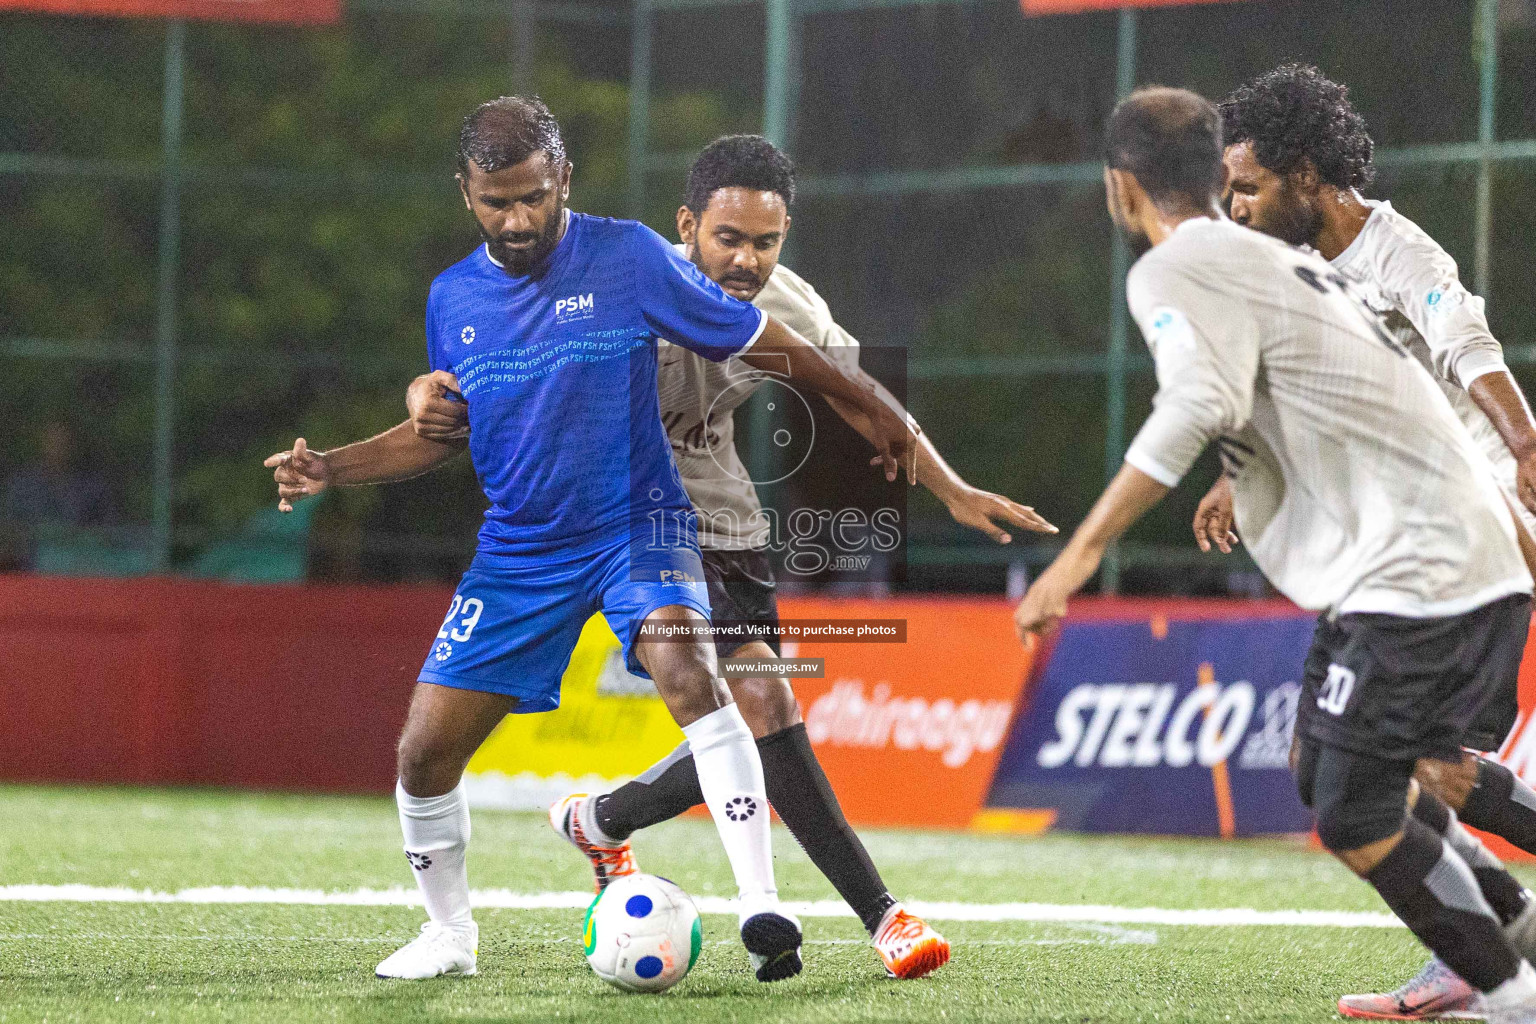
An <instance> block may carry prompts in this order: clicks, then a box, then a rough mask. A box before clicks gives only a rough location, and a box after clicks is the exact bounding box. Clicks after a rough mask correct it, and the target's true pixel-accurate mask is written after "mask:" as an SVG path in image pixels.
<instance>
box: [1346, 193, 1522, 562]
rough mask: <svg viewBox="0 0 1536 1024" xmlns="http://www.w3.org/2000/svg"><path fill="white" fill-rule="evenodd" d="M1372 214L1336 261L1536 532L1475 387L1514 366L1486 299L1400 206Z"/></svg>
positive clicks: (1509, 458)
mask: <svg viewBox="0 0 1536 1024" xmlns="http://www.w3.org/2000/svg"><path fill="white" fill-rule="evenodd" d="M1365 204H1366V205H1367V206H1369V207H1371V215H1370V217H1369V218H1367V220H1366V222H1365V227H1363V228H1362V229H1361V230H1360V234H1359V235H1358V236H1356V238H1355V240H1354V241H1353V242H1351V243H1350V245H1349V248H1347V249H1345V250H1344V251H1343V252H1342V253H1340V254H1339V255H1338V256H1337V257H1336V258H1335V259H1334V260H1333V266H1334V268H1335V269H1337V270H1338V271H1339V273H1341V274H1343V275H1344V276H1345V277H1347V278H1349V279H1350V280H1351V281H1352V282H1354V284H1355V290H1356V291H1357V292H1358V293H1359V294H1360V296H1361V297H1362V298H1364V299H1365V301H1366V302H1367V303H1369V304H1370V307H1371V308H1372V309H1374V310H1375V311H1376V312H1377V313H1379V314H1381V316H1382V317H1383V318H1384V319H1385V320H1386V324H1387V329H1388V330H1390V331H1391V332H1392V334H1393V336H1394V337H1396V338H1397V340H1398V342H1399V343H1400V344H1402V346H1403V347H1404V348H1406V349H1407V350H1408V351H1409V352H1411V353H1413V357H1414V358H1415V359H1417V360H1418V361H1419V362H1420V363H1422V364H1424V367H1425V369H1427V370H1429V372H1430V373H1431V374H1433V375H1434V378H1435V380H1436V381H1437V382H1438V383H1439V384H1440V389H1441V390H1442V391H1444V392H1445V397H1446V398H1447V399H1448V400H1449V401H1450V403H1451V408H1452V409H1454V410H1455V411H1456V415H1457V416H1458V417H1459V418H1460V419H1461V422H1462V423H1463V424H1465V425H1466V428H1467V430H1468V432H1470V433H1471V435H1472V439H1473V440H1474V441H1476V442H1477V446H1478V447H1479V448H1481V449H1482V451H1483V454H1484V455H1486V456H1488V461H1489V462H1490V463H1492V464H1493V472H1494V478H1495V479H1497V480H1498V482H1499V486H1500V487H1501V488H1503V489H1504V492H1505V494H1506V495H1507V496H1508V497H1509V502H1510V504H1511V505H1512V506H1513V507H1514V509H1515V511H1516V512H1518V513H1519V514H1520V517H1521V518H1522V519H1523V520H1524V521H1525V524H1526V528H1527V529H1528V530H1530V531H1531V532H1532V533H1536V515H1532V514H1531V512H1530V510H1529V509H1527V508H1526V507H1525V505H1524V504H1523V503H1522V502H1521V501H1520V498H1519V492H1518V490H1517V489H1516V486H1515V472H1516V469H1517V467H1516V465H1515V457H1514V455H1512V454H1511V453H1510V451H1509V446H1508V445H1506V444H1505V443H1504V439H1503V438H1502V437H1500V436H1499V432H1498V430H1497V429H1495V428H1494V425H1493V423H1492V422H1491V421H1490V420H1489V419H1488V417H1487V415H1486V414H1485V413H1484V412H1483V410H1481V409H1479V408H1478V407H1477V403H1476V402H1474V401H1473V400H1472V396H1471V395H1469V394H1467V388H1468V387H1470V386H1471V384H1472V382H1473V381H1474V380H1476V379H1477V378H1479V377H1481V376H1482V375H1483V374H1485V373H1493V372H1495V371H1499V370H1504V369H1506V367H1505V365H1504V350H1503V348H1501V347H1500V345H1499V343H1498V341H1497V339H1495V338H1494V336H1493V334H1492V332H1490V331H1489V330H1488V319H1487V317H1486V315H1485V314H1484V311H1483V300H1482V298H1480V297H1479V296H1477V295H1473V294H1472V293H1471V292H1469V291H1468V290H1467V289H1466V287H1465V286H1464V285H1463V284H1462V283H1461V278H1460V276H1459V275H1458V274H1457V271H1456V261H1455V260H1453V259H1451V257H1450V254H1449V253H1447V252H1446V251H1445V250H1444V249H1442V248H1440V246H1439V244H1438V243H1436V242H1435V240H1434V239H1433V238H1430V237H1429V235H1427V234H1425V233H1424V230H1423V229H1422V228H1420V227H1419V226H1418V225H1417V224H1415V223H1414V222H1413V221H1411V220H1409V219H1408V218H1407V217H1404V216H1403V215H1402V214H1400V213H1398V212H1397V211H1396V210H1394V209H1392V204H1391V203H1387V202H1377V201H1375V200H1370V199H1367V200H1365Z"/></svg>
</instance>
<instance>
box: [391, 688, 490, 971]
mask: <svg viewBox="0 0 1536 1024" xmlns="http://www.w3.org/2000/svg"><path fill="white" fill-rule="evenodd" d="M516 706H517V699H516V698H515V697H508V696H504V695H502V694H495V693H484V692H481V691H479V690H461V689H457V688H455V687H451V686H438V685H436V684H434V683H417V684H416V690H415V692H414V693H413V694H412V696H411V709H410V711H409V713H408V714H407V715H406V719H405V728H404V729H403V730H402V732H401V734H400V746H399V751H398V768H399V772H400V778H399V782H397V783H396V785H395V801H396V803H397V804H398V805H399V809H400V829H401V831H402V832H403V833H404V835H405V855H406V857H407V859H409V861H410V863H411V869H412V874H414V875H415V876H416V884H417V885H418V886H419V887H420V888H421V895H422V899H423V901H424V902H425V903H426V907H427V923H426V924H425V925H423V926H422V930H421V934H420V935H419V936H417V937H416V938H415V939H414V940H412V941H411V942H410V943H408V944H407V945H406V946H404V947H403V948H401V949H399V950H397V951H396V952H395V953H394V954H393V955H391V956H390V957H389V958H388V959H386V960H385V961H384V962H383V963H381V964H379V966H378V967H377V968H376V971H375V973H377V974H378V976H379V977H381V978H406V979H411V980H421V979H425V978H435V977H438V976H440V975H445V974H465V975H468V974H474V973H475V970H476V957H477V954H478V947H479V938H480V934H479V927H478V926H477V925H476V924H475V921H474V916H473V914H472V913H471V912H470V906H469V874H468V870H467V868H466V865H465V854H466V852H467V849H468V846H469V805H468V803H467V802H466V801H465V798H464V788H463V785H462V782H463V776H464V766H465V765H467V764H468V763H469V759H470V757H471V756H473V754H474V752H475V751H476V750H477V749H479V747H480V744H481V743H483V742H485V738H486V737H487V736H489V735H490V734H491V730H493V729H495V728H496V726H497V724H499V723H500V722H501V720H502V718H504V717H505V716H506V715H507V713H508V712H509V711H511V710H512V709H513V708H514V707H516Z"/></svg>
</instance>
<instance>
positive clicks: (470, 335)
mask: <svg viewBox="0 0 1536 1024" xmlns="http://www.w3.org/2000/svg"><path fill="white" fill-rule="evenodd" d="M459 340H460V341H462V342H463V343H464V344H466V345H468V344H469V343H470V342H472V341H474V340H475V329H474V328H473V327H468V326H466V327H465V328H464V329H463V330H462V331H460V332H459Z"/></svg>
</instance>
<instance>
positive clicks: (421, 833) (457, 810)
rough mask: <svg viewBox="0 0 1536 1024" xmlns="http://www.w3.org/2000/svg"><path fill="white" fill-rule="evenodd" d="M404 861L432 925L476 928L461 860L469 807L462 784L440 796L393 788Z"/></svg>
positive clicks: (466, 844)
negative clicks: (397, 807)
mask: <svg viewBox="0 0 1536 1024" xmlns="http://www.w3.org/2000/svg"><path fill="white" fill-rule="evenodd" d="M395 803H396V804H397V805H398V806H399V808H400V831H401V832H402V833H404V834H405V856H406V857H407V858H408V859H409V860H410V862H411V874H413V875H415V876H416V884H417V885H419V886H420V887H421V895H422V898H423V900H424V901H425V902H426V904H427V917H429V918H431V920H432V922H433V923H434V924H441V925H447V926H449V927H452V928H467V927H469V926H470V925H471V924H473V923H474V918H473V917H472V916H471V914H470V910H469V872H468V870H467V869H466V867H465V864H464V854H465V850H466V848H467V847H468V846H469V801H468V800H466V799H465V797H464V784H463V783H462V782H461V783H459V784H458V785H457V786H455V787H454V788H453V789H452V790H450V791H449V792H447V793H444V794H443V795H442V796H411V794H409V793H407V792H406V791H405V787H404V786H402V785H400V783H399V782H398V781H397V782H396V783H395Z"/></svg>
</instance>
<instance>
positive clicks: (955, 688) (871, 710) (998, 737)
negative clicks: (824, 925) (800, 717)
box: [779, 597, 1030, 828]
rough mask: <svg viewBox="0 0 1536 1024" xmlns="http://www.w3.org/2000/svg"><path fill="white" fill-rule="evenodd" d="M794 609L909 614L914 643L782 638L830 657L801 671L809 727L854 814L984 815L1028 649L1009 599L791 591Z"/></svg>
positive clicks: (785, 608)
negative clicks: (818, 669) (807, 674)
mask: <svg viewBox="0 0 1536 1024" xmlns="http://www.w3.org/2000/svg"><path fill="white" fill-rule="evenodd" d="M779 613H780V615H782V616H783V617H784V618H785V619H904V620H906V623H907V642H906V643H905V644H885V643H876V644H857V643H813V642H801V643H798V644H793V645H791V644H785V646H784V654H785V655H786V656H792V657H802V658H825V659H826V678H824V679H796V680H794V681H793V682H794V687H795V695H796V696H797V697H799V699H800V707H801V710H802V712H803V713H804V715H805V723H806V732H807V733H808V734H809V736H810V740H811V744H812V745H813V746H814V747H815V748H816V756H817V757H818V758H820V760H821V764H822V767H823V768H824V769H825V770H826V773H827V778H828V779H829V780H830V781H831V783H832V786H833V788H834V789H835V790H836V791H837V795H838V799H839V800H840V801H841V802H842V805H843V811H844V813H846V814H847V816H848V819H849V820H850V821H852V822H854V823H856V824H866V825H915V826H923V827H939V828H965V827H968V826H970V825H972V824H973V822H975V821H976V820H977V816H978V814H981V813H982V808H983V804H984V803H985V801H986V796H987V790H988V788H989V787H990V786H991V784H992V774H993V771H994V770H995V769H996V767H997V759H998V757H999V755H1000V754H1001V753H1002V748H1003V743H1004V741H1005V740H1006V739H1007V737H1008V728H1009V725H1010V724H1011V722H1012V719H1013V712H1014V708H1015V705H1016V704H1017V702H1018V698H1019V695H1020V693H1021V691H1022V690H1023V686H1024V680H1025V677H1026V675H1027V674H1028V672H1029V668H1030V655H1029V654H1028V653H1026V652H1025V650H1024V649H1023V647H1022V646H1020V644H1019V641H1018V639H1017V637H1015V635H1014V632H1013V617H1012V616H1013V606H1012V605H1011V604H1009V603H1008V602H1005V601H1000V600H996V599H993V600H959V599H940V598H926V599H916V600H903V599H888V600H851V599H829V598H817V597H786V598H785V599H784V600H782V601H781V602H780V605H779Z"/></svg>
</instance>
